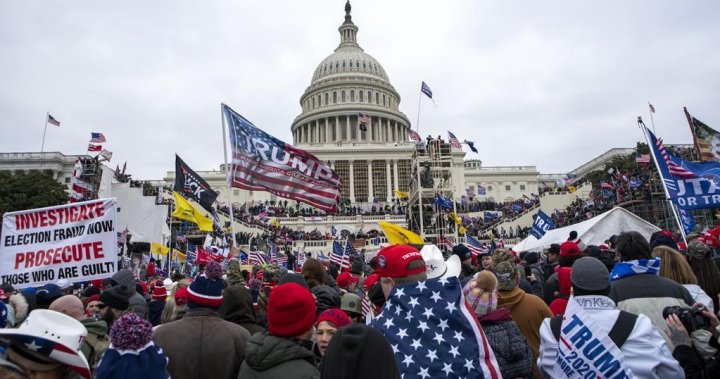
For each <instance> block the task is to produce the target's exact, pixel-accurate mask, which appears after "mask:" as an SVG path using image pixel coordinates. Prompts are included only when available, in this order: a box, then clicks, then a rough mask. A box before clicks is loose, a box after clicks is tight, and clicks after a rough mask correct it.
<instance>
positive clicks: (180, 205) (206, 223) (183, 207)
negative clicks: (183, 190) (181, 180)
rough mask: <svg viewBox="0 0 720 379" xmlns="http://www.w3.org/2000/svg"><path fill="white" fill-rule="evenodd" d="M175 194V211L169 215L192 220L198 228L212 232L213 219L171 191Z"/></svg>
mask: <svg viewBox="0 0 720 379" xmlns="http://www.w3.org/2000/svg"><path fill="white" fill-rule="evenodd" d="M173 194H174V195H175V211H173V213H172V214H171V216H173V217H175V218H179V219H181V220H185V221H190V222H194V223H196V224H197V226H198V227H199V228H200V230H203V231H206V232H212V230H213V221H212V220H211V219H209V218H207V217H205V216H203V214H202V213H201V212H200V211H199V210H197V208H195V207H193V205H192V204H190V203H189V202H188V201H187V200H185V199H183V197H182V196H180V195H178V194H177V192H173Z"/></svg>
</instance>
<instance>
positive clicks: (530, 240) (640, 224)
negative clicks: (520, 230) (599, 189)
mask: <svg viewBox="0 0 720 379" xmlns="http://www.w3.org/2000/svg"><path fill="white" fill-rule="evenodd" d="M573 230H574V231H576V232H577V234H578V238H580V239H582V242H583V243H584V244H585V245H586V246H587V245H599V244H601V243H604V242H605V241H606V240H607V239H608V238H610V236H612V235H613V234H620V233H622V232H629V231H635V232H638V233H640V234H642V235H643V236H644V237H645V238H647V239H648V240H649V239H650V236H651V235H652V234H653V233H654V232H656V231H658V230H660V228H658V227H657V226H655V225H653V224H651V223H649V222H647V221H645V220H643V219H641V218H640V217H638V216H636V215H635V214H634V213H632V212H630V211H628V210H626V209H625V208H620V207H616V208H613V209H611V210H609V211H607V212H605V213H603V214H600V215H597V216H595V217H593V218H591V219H589V220H585V221H583V222H579V223H577V224H574V225H569V226H566V227H563V228H559V229H553V230H548V231H547V233H545V235H544V236H543V237H542V239H540V240H538V239H537V238H535V237H534V236H529V237H527V238H525V239H524V240H522V241H520V243H518V244H517V245H515V246H513V248H512V249H513V250H515V251H517V252H520V251H541V250H542V249H544V248H547V247H549V246H550V244H553V243H557V244H561V243H563V242H565V241H567V239H568V236H569V235H570V232H571V231H573Z"/></svg>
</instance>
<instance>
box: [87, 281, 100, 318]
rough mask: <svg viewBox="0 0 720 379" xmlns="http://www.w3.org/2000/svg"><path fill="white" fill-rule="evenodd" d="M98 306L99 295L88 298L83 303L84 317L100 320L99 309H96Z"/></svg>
mask: <svg viewBox="0 0 720 379" xmlns="http://www.w3.org/2000/svg"><path fill="white" fill-rule="evenodd" d="M91 288H94V287H91ZM98 304H100V293H98V294H97V295H91V296H90V297H88V298H87V299H86V302H85V316H86V317H97V318H100V307H98Z"/></svg>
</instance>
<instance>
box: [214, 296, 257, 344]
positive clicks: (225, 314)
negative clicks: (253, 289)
mask: <svg viewBox="0 0 720 379" xmlns="http://www.w3.org/2000/svg"><path fill="white" fill-rule="evenodd" d="M218 313H220V317H222V318H223V319H224V320H226V321H230V322H233V323H235V324H238V325H240V326H242V327H243V328H245V329H247V331H248V332H250V334H256V333H260V332H264V331H265V328H263V327H262V326H260V325H259V324H258V322H257V317H256V316H255V308H253V304H252V297H251V296H250V292H249V291H248V290H247V288H245V287H243V286H241V285H234V286H230V287H227V288H225V289H224V290H223V303H222V305H221V306H220V310H219V311H218Z"/></svg>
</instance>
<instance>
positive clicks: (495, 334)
mask: <svg viewBox="0 0 720 379" xmlns="http://www.w3.org/2000/svg"><path fill="white" fill-rule="evenodd" d="M479 319H480V325H482V328H483V331H484V332H485V336H486V337H487V339H488V342H489V343H490V347H492V349H493V352H494V353H495V359H496V360H497V362H498V365H500V372H501V373H502V377H503V378H532V376H533V360H532V359H533V357H532V351H531V350H530V346H529V345H528V343H527V340H526V339H525V337H524V336H523V335H522V333H520V329H519V328H518V326H517V324H516V323H515V321H513V318H512V315H511V314H510V310H509V309H507V308H498V309H496V310H494V311H493V312H491V313H489V314H487V315H485V316H482V317H480V318H479Z"/></svg>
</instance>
